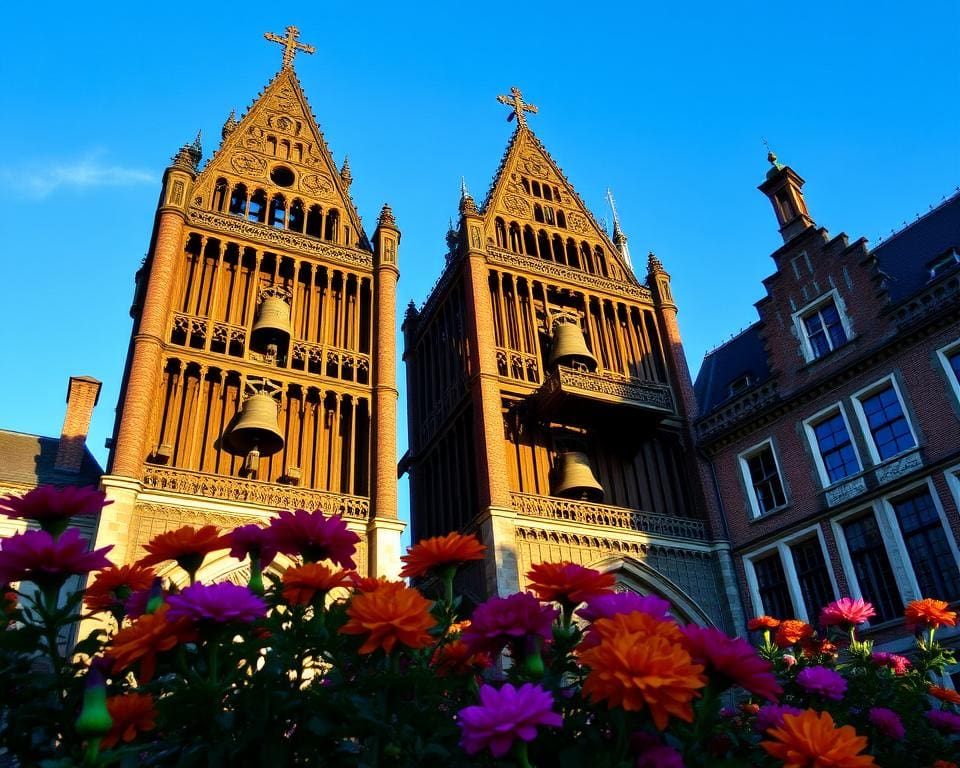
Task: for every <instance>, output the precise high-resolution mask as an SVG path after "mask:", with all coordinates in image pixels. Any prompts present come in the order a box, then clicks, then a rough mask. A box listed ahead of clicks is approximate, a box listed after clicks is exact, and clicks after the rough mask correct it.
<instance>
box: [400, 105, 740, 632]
mask: <svg viewBox="0 0 960 768" xmlns="http://www.w3.org/2000/svg"><path fill="white" fill-rule="evenodd" d="M498 101H500V102H501V103H502V104H505V105H507V106H508V107H509V108H510V113H509V117H508V119H510V120H513V121H515V122H516V129H515V131H514V133H513V135H512V137H511V138H510V141H509V144H508V146H507V150H506V153H505V155H504V157H503V159H502V160H501V162H500V167H499V169H498V170H497V173H496V176H495V178H494V180H493V184H492V186H491V188H490V191H489V193H488V194H487V197H486V200H485V201H484V202H483V203H482V205H480V206H479V207H478V206H477V205H476V204H475V202H474V200H473V198H472V197H471V196H470V195H469V193H468V192H467V191H466V189H465V188H464V189H463V191H462V194H461V200H460V220H459V226H457V227H456V228H452V232H451V233H449V234H448V239H447V243H448V253H447V254H446V257H445V259H444V260H443V263H444V264H445V267H444V270H443V273H442V274H441V276H440V279H439V280H438V282H437V284H436V286H435V287H434V289H433V290H432V292H431V293H430V295H429V296H428V297H427V299H426V301H425V302H424V304H423V305H422V307H421V308H420V309H419V310H418V309H417V308H416V307H414V306H411V307H410V308H409V309H408V310H407V314H406V318H405V320H404V324H403V330H404V340H405V344H404V350H405V351H404V360H405V361H406V370H407V381H408V424H409V443H410V448H409V451H408V453H407V454H406V456H404V457H403V459H402V461H401V470H405V471H407V472H409V475H410V488H411V509H412V513H411V514H412V526H413V538H414V540H415V541H416V540H418V539H422V538H424V537H429V536H436V535H440V534H444V533H447V532H449V531H451V530H458V529H459V530H464V531H476V532H477V533H478V534H479V535H480V536H481V538H482V539H483V541H484V543H485V544H487V545H488V550H487V560H486V561H485V562H484V563H483V564H482V567H479V568H477V569H475V570H474V572H473V573H472V575H468V577H467V579H468V583H467V584H465V587H466V589H467V591H468V593H469V594H471V595H472V596H473V598H474V599H477V600H479V599H483V598H484V597H486V596H488V595H491V594H498V593H499V594H504V593H508V592H510V591H513V590H517V589H522V588H523V587H524V586H525V574H526V572H527V571H528V570H529V568H530V566H531V565H532V564H534V563H537V562H540V561H544V560H552V561H557V560H572V561H575V562H578V563H582V564H584V565H588V566H592V567H597V568H601V569H604V570H612V571H616V572H617V573H618V576H619V578H620V580H621V582H622V583H623V585H624V588H628V589H635V590H637V591H640V592H656V593H658V594H661V595H663V596H666V597H669V598H670V599H671V601H672V602H673V603H674V605H677V606H680V607H679V608H678V610H679V611H681V612H684V613H685V614H686V615H687V618H689V620H691V621H696V622H698V623H702V624H708V623H713V624H717V625H719V626H731V627H732V620H731V616H730V611H729V610H728V609H727V608H726V607H725V602H726V601H725V599H724V598H723V595H724V591H723V578H722V576H721V573H720V568H719V566H718V563H719V558H718V556H717V554H716V551H717V549H718V548H719V546H720V545H718V544H715V543H714V538H715V537H714V535H713V532H712V530H711V526H710V522H709V520H708V518H707V515H706V514H705V512H704V501H703V494H702V491H701V489H700V484H699V475H698V473H697V468H696V467H695V466H694V458H693V451H692V434H691V431H690V424H689V421H688V412H689V408H688V407H687V404H686V403H685V402H684V395H685V393H686V391H688V390H690V382H689V373H688V372H687V370H686V366H685V365H684V366H683V367H682V368H680V367H679V366H678V365H677V364H676V361H677V360H679V359H682V358H683V349H682V346H681V344H680V338H679V333H678V331H677V330H676V327H675V324H674V325H670V324H669V323H668V322H666V321H667V320H671V319H672V317H673V313H675V311H676V307H675V305H674V304H673V297H672V295H671V294H670V293H669V290H668V285H667V284H666V283H664V281H663V279H662V278H663V276H661V275H659V274H658V275H653V276H651V277H650V278H648V279H647V281H645V282H641V281H640V280H638V278H637V276H636V275H635V274H634V272H633V269H632V267H631V265H630V263H629V255H628V251H627V250H626V236H625V235H624V234H623V231H622V230H621V228H620V221H619V217H617V218H616V221H615V224H616V227H615V231H614V233H613V237H611V235H609V234H608V233H607V232H606V231H605V230H604V229H603V228H602V227H600V226H599V225H598V224H597V222H596V220H595V218H594V217H593V216H592V214H591V213H590V211H589V210H588V209H587V207H586V206H585V205H584V203H583V201H582V200H581V198H580V196H579V195H578V194H577V192H576V191H575V190H574V188H573V186H572V184H571V183H570V182H569V181H568V180H567V178H566V177H565V176H564V174H563V172H562V171H561V170H560V168H559V167H558V166H557V164H556V163H555V162H554V160H553V158H552V157H551V156H550V154H549V153H548V152H547V150H546V149H545V148H544V146H543V144H541V142H540V140H539V139H538V138H537V136H536V135H535V134H534V132H533V131H532V130H531V129H530V127H529V125H528V120H529V119H530V116H532V115H534V114H537V113H538V109H537V107H535V106H533V105H532V104H529V103H527V102H526V101H525V100H524V98H523V94H522V93H521V92H520V90H519V89H517V88H513V89H511V92H510V94H509V95H503V96H499V97H498ZM664 274H665V273H664ZM667 279H668V278H667ZM658 281H659V282H658ZM684 377H686V378H685V379H684ZM691 391H692V390H691ZM698 606H699V607H698Z"/></svg>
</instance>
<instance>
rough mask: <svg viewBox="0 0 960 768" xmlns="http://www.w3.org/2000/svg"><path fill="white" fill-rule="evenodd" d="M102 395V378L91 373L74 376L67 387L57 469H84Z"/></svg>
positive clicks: (56, 462) (58, 445)
mask: <svg viewBox="0 0 960 768" xmlns="http://www.w3.org/2000/svg"><path fill="white" fill-rule="evenodd" d="M99 397H100V382H99V381H97V380H96V379H93V378H90V377H89V376H71V377H70V385H69V388H68V389H67V412H66V414H65V416H64V418H63V429H62V430H60V442H59V443H58V444H57V458H56V460H55V462H54V469H56V470H58V471H60V472H72V473H76V472H79V471H80V467H81V465H82V464H83V457H84V454H85V453H86V445H87V432H88V431H89V430H90V418H91V417H92V416H93V408H94V406H95V405H96V404H97V400H98V399H99Z"/></svg>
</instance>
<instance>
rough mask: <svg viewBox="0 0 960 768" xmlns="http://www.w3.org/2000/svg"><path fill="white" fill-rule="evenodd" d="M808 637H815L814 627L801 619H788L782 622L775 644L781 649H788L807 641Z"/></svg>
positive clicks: (774, 640)
mask: <svg viewBox="0 0 960 768" xmlns="http://www.w3.org/2000/svg"><path fill="white" fill-rule="evenodd" d="M808 637H813V627H811V626H810V625H809V624H807V622H805V621H800V620H799V619H787V620H786V621H781V622H780V626H779V627H778V628H777V634H776V635H775V636H774V638H773V642H775V643H776V644H777V645H779V646H780V647H781V648H788V647H789V646H791V645H796V644H797V643H799V642H800V641H801V640H806V639H807V638H808Z"/></svg>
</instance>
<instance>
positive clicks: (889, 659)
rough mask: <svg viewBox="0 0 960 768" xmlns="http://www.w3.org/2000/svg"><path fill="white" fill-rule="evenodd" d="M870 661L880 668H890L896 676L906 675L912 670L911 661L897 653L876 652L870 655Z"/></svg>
mask: <svg viewBox="0 0 960 768" xmlns="http://www.w3.org/2000/svg"><path fill="white" fill-rule="evenodd" d="M870 660H871V661H872V662H873V663H874V664H876V665H877V666H878V667H890V668H891V669H892V670H893V674H895V675H905V674H907V670H908V669H910V659H908V658H907V657H906V656H900V655H898V654H896V653H887V652H886V651H874V652H873V653H872V654H871V655H870Z"/></svg>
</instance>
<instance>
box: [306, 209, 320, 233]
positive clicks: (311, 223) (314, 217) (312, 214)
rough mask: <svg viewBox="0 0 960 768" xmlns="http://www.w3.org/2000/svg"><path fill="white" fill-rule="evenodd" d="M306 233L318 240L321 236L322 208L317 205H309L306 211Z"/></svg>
mask: <svg viewBox="0 0 960 768" xmlns="http://www.w3.org/2000/svg"><path fill="white" fill-rule="evenodd" d="M306 234H307V235H309V236H310V237H315V238H317V239H318V240H319V239H320V238H321V237H322V236H323V208H321V207H320V206H319V205H311V206H310V210H309V211H307V229H306Z"/></svg>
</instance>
